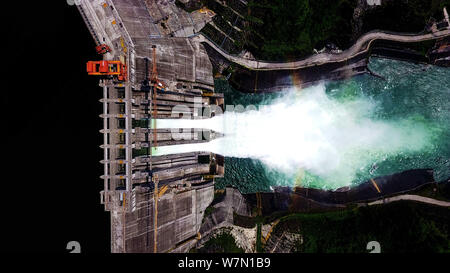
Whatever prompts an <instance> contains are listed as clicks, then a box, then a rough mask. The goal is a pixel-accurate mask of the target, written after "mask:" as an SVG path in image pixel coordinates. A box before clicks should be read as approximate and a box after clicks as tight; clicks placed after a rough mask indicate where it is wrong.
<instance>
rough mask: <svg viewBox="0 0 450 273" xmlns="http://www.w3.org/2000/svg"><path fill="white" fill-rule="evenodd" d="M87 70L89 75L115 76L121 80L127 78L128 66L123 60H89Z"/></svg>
mask: <svg viewBox="0 0 450 273" xmlns="http://www.w3.org/2000/svg"><path fill="white" fill-rule="evenodd" d="M86 70H87V73H88V74H89V75H94V76H113V77H116V78H117V80H119V81H126V80H127V66H126V65H125V64H123V63H122V62H121V61H89V62H88V63H87V64H86Z"/></svg>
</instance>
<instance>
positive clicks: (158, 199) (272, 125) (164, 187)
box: [77, 0, 449, 253]
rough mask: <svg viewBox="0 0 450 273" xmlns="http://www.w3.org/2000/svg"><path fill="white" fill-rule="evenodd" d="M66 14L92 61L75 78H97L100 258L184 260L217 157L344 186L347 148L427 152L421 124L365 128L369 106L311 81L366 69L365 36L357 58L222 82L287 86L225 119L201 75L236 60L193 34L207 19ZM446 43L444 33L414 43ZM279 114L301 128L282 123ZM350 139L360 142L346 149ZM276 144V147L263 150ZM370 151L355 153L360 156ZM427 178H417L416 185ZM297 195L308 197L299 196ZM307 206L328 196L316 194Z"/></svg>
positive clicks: (144, 5) (140, 8) (116, 0)
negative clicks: (103, 243) (341, 98)
mask: <svg viewBox="0 0 450 273" xmlns="http://www.w3.org/2000/svg"><path fill="white" fill-rule="evenodd" d="M77 8H78V10H79V12H80V14H81V16H82V17H83V19H84V21H85V23H86V26H87V27H88V29H89V31H90V33H91V35H92V37H93V39H94V41H95V42H96V44H97V51H98V53H99V54H100V56H99V60H97V61H91V62H89V63H88V66H87V70H88V73H89V74H91V75H96V76H101V77H102V78H101V80H100V84H99V86H100V88H101V90H102V92H103V98H102V99H101V100H100V102H101V103H102V104H103V113H99V114H100V118H102V119H103V129H102V130H100V133H101V134H103V137H104V141H103V142H104V143H103V145H101V148H102V149H103V151H104V157H103V160H102V161H101V163H102V164H103V168H104V175H103V176H102V177H101V179H102V180H103V183H104V190H103V191H102V192H101V193H100V202H101V203H102V204H104V206H105V210H106V211H109V212H110V216H111V251H112V252H130V253H132V252H155V253H156V252H187V251H189V249H191V248H192V247H194V246H195V245H196V244H197V243H198V242H200V241H201V240H202V233H203V231H204V227H203V229H202V223H203V218H204V214H205V210H206V208H207V207H208V206H209V205H210V204H211V202H212V201H213V199H214V191H215V183H216V182H217V181H218V180H220V179H222V178H223V177H224V175H225V172H226V169H227V165H226V164H225V162H226V158H229V157H238V158H254V159H257V160H260V161H262V162H263V163H264V164H266V165H268V166H270V167H273V168H277V169H291V170H296V168H299V167H300V168H303V169H309V170H314V171H316V172H317V173H320V174H321V175H324V176H326V177H337V178H338V179H336V181H338V182H339V183H344V182H349V181H351V180H352V179H354V178H355V173H354V171H353V170H354V169H355V168H356V167H355V166H356V165H357V163H358V162H359V161H358V160H360V159H361V158H359V157H353V155H354V154H352V152H354V151H357V152H358V154H363V152H364V151H362V150H361V149H360V147H363V146H364V147H369V148H370V149H372V150H377V149H381V150H382V152H384V153H386V154H396V153H399V152H402V151H403V150H414V149H418V150H420V149H425V148H427V147H428V145H429V140H430V138H431V136H430V135H429V134H428V133H427V132H428V131H427V128H428V127H426V126H425V125H424V127H423V128H419V130H417V128H418V127H417V126H416V125H417V124H418V123H411V122H410V121H409V120H402V119H398V120H395V122H396V123H391V122H383V121H377V120H375V119H373V118H372V117H368V116H367V112H369V113H374V115H375V114H376V113H375V110H376V107H377V105H375V104H373V103H372V102H371V101H370V99H365V98H362V99H359V100H355V101H352V102H351V103H336V102H335V101H333V100H330V99H328V98H327V94H326V89H327V88H326V87H325V86H324V85H323V84H318V83H319V82H320V81H321V80H323V79H324V77H325V78H326V79H330V80H338V79H343V78H348V77H350V76H353V75H359V74H365V73H367V72H368V70H367V62H368V56H370V54H369V53H368V51H369V48H370V46H368V44H370V43H371V41H372V40H375V39H366V40H364V39H363V40H361V41H360V42H359V44H358V45H355V47H359V48H362V50H361V51H359V50H356V49H352V50H351V52H350V51H349V53H348V54H350V53H352V54H353V55H351V56H350V55H349V56H350V57H349V58H347V59H345V58H344V59H345V60H344V59H339V60H334V61H330V62H328V61H326V62H324V63H323V64H321V65H318V66H311V67H310V66H308V68H303V67H302V66H301V65H300V66H298V67H297V66H292V69H286V68H285V67H281V68H280V67H275V68H274V69H262V70H261V69H259V67H258V68H256V69H253V68H252V67H250V66H249V67H244V66H242V70H239V69H238V73H237V74H236V76H234V77H233V78H231V80H230V83H231V84H232V85H234V86H239V87H240V89H239V90H242V91H244V92H245V91H246V92H249V93H262V92H265V91H267V90H272V89H280V88H281V89H290V90H287V91H286V90H284V91H283V92H280V94H279V96H278V97H277V98H276V99H275V100H273V101H271V102H270V103H269V105H267V106H266V107H260V108H259V109H258V108H254V109H253V108H249V109H246V111H240V110H236V109H235V110H236V111H228V109H227V105H226V103H227V102H226V101H225V96H224V94H222V93H218V92H217V90H216V86H215V79H214V75H213V67H220V66H221V65H222V66H223V64H224V63H227V64H228V65H229V64H230V63H232V62H235V63H237V64H239V62H238V61H239V60H234V59H233V58H231V57H230V58H227V54H226V53H224V52H223V51H221V49H220V48H214V44H212V43H211V42H208V40H207V39H206V40H205V39H203V38H204V37H202V36H201V35H199V34H198V32H199V31H200V30H201V29H202V28H203V27H204V26H205V25H206V24H207V23H208V22H209V21H211V17H212V15H211V14H209V13H202V12H193V13H188V12H186V11H184V10H182V9H180V8H179V7H177V6H176V5H175V2H174V1H160V2H158V1H152V0H134V1H129V0H84V1H80V2H79V4H78V5H77ZM448 35H449V32H448V30H444V31H439V33H436V34H435V35H432V37H428V36H426V35H425V36H426V37H425V38H427V39H428V38H429V39H431V40H437V39H440V38H442V37H447V36H448ZM369 38H370V37H369ZM372 38H373V37H372ZM384 38H386V37H384ZM422 38H423V39H425V38H424V37H419V38H418V39H422ZM439 48H440V49H442V48H444V51H443V52H441V53H439V54H441V55H439V54H438V55H439V56H438V57H436V58H435V59H436V60H441V61H442V56H443V55H442V54H444V55H445V54H448V51H446V50H447V49H448V47H445V46H444V47H439ZM317 58H318V57H314V56H313V59H317ZM333 58H335V57H333ZM246 62H247V61H246ZM287 65H290V64H287ZM325 66H326V67H327V68H326V69H322V68H323V67H325ZM328 68H329V69H328ZM305 69H306V70H305ZM319 70H320V73H319ZM239 71H241V72H242V73H241V72H239ZM293 71H294V72H293ZM328 72H329V73H328ZM248 73H250V74H251V75H250V74H248ZM264 73H269V74H270V75H269V74H264ZM292 73H294V74H295V75H297V76H296V77H294V78H295V79H297V80H298V81H297V83H302V84H299V85H298V86H302V87H306V86H312V87H310V88H307V89H306V90H305V91H304V92H303V90H302V92H301V93H300V94H299V92H297V91H298V90H297V89H296V88H295V87H292V85H293V84H292V82H291V81H289V82H282V81H283V80H282V79H283V78H285V76H286V75H291V74H292ZM309 76H311V77H310V78H309V79H310V80H308V79H306V78H302V77H309ZM261 80H262V81H263V82H264V83H261ZM236 83H238V84H237V85H236ZM313 85H314V86H313ZM100 88H99V89H100ZM286 116H291V117H295V119H296V120H297V121H298V124H301V126H292V125H291V124H288V123H286V122H283V120H284V121H285V120H286V119H285V117H286ZM361 124H363V126H360V125H361ZM342 126H343V127H342ZM342 128H344V129H342ZM355 134H357V135H359V136H362V137H361V138H359V139H358V141H353V142H352V141H349V139H351V136H352V135H355ZM278 138H282V139H283V141H281V142H277V145H272V144H273V140H274V139H278ZM407 138H409V139H414V140H415V141H416V142H417V143H420V144H421V145H418V146H414V147H411V146H410V145H408V143H407V142H404V141H403V140H404V139H407ZM293 143H297V144H299V145H292V144H293ZM380 147H381V148H380ZM372 150H371V151H372ZM316 151H320V152H319V153H318V152H316ZM349 151H350V152H349ZM341 154H342V155H344V156H343V157H340V156H338V155H341ZM329 155H336V156H329ZM372 155H373V154H370V153H366V156H365V157H364V158H363V159H364V160H366V159H367V158H369V157H371V156H372ZM346 162H349V164H346ZM333 170H338V171H333ZM287 171H288V172H289V171H290V170H287ZM431 176H432V175H431ZM430 179H432V178H430V176H429V175H427V176H426V179H425V180H426V181H425V180H424V181H425V182H430V181H429V180H430ZM302 181H306V180H305V178H304V176H303V178H302ZM377 181H379V180H377ZM377 181H375V182H373V183H375V184H376V182H377ZM383 181H384V180H383ZM424 181H419V182H417V183H415V184H414V185H416V184H417V185H418V184H421V183H425V182H424ZM339 183H338V184H337V185H335V186H336V187H335V188H339V186H340V185H341V184H339ZM383 183H384V184H383V186H384V185H387V184H389V183H388V182H383ZM303 186H307V185H305V184H303ZM380 187H381V184H380ZM405 187H406V188H407V186H405ZM374 188H376V187H374V185H372V184H369V186H368V187H366V186H365V187H364V189H365V190H368V191H371V190H373V189H374ZM386 188H388V186H386ZM341 190H342V189H341ZM312 192H313V193H314V191H312ZM298 194H299V195H300V196H302V197H306V198H307V197H308V196H311V195H308V192H307V193H306V194H304V192H303V190H298ZM352 194H353V193H352ZM313 195H314V194H313ZM368 196H370V198H377V197H378V195H376V196H375V197H374V195H373V194H372V193H371V194H368ZM314 199H317V200H319V201H322V200H325V199H326V200H332V199H336V198H335V197H334V196H333V197H329V196H328V195H327V196H326V197H323V195H321V193H317V194H315V195H314ZM341 199H342V198H341Z"/></svg>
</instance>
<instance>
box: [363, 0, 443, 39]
mask: <svg viewBox="0 0 450 273" xmlns="http://www.w3.org/2000/svg"><path fill="white" fill-rule="evenodd" d="M383 2H384V3H383V5H382V6H380V7H377V8H375V9H371V10H369V11H367V13H366V14H365V16H364V23H363V32H367V31H370V30H373V29H383V30H391V31H400V32H414V33H416V32H420V31H422V30H424V27H425V25H426V24H427V23H428V22H429V20H430V19H431V18H434V19H436V20H438V21H439V20H441V19H442V18H443V13H442V9H443V8H444V7H447V10H449V9H450V0H408V1H406V0H397V1H392V0H391V1H383Z"/></svg>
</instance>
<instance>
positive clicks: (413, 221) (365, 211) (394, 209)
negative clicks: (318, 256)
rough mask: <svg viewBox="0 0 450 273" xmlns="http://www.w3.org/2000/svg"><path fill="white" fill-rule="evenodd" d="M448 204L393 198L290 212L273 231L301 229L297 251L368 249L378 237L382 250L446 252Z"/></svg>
mask: <svg viewBox="0 0 450 273" xmlns="http://www.w3.org/2000/svg"><path fill="white" fill-rule="evenodd" d="M449 212H450V211H449V209H448V208H442V207H433V206H430V205H425V204H419V203H414V202H406V201H401V202H395V203H391V204H386V205H382V206H373V207H362V208H359V209H354V210H350V211H341V212H329V213H320V214H293V215H289V216H286V217H284V218H282V220H281V222H280V223H279V224H278V225H277V227H276V232H283V231H284V230H289V231H291V232H297V233H300V234H301V235H302V236H303V239H304V243H303V244H300V243H298V244H297V247H296V248H297V249H296V251H298V252H308V253H310V252H314V253H316V252H319V253H322V252H332V253H342V252H349V253H354V252H356V253H358V252H368V251H367V250H366V245H367V243H368V242H370V241H378V242H379V243H380V244H381V251H382V252H397V253H402V252H449V251H450V238H449V237H448V236H449V234H448V231H449V228H450V213H449Z"/></svg>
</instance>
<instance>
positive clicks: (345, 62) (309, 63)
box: [193, 29, 450, 93]
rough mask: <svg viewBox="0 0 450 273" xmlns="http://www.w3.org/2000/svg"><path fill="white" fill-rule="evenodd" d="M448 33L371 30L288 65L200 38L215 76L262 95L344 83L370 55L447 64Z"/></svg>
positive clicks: (362, 68)
mask: <svg viewBox="0 0 450 273" xmlns="http://www.w3.org/2000/svg"><path fill="white" fill-rule="evenodd" d="M449 37H450V30H449V29H445V30H441V31H436V32H434V33H419V34H402V33H387V32H382V31H373V32H370V33H367V34H365V35H363V36H362V37H360V39H358V40H357V42H356V43H355V44H354V45H353V46H352V47H350V48H349V49H347V50H345V51H343V52H341V53H336V54H332V53H320V54H315V55H312V56H310V57H308V58H305V59H302V60H298V61H293V62H281V63H280V62H278V63H277V62H265V61H258V60H254V59H247V58H244V57H240V56H235V55H231V54H229V53H227V52H225V51H223V50H222V49H221V48H220V47H219V46H217V45H216V44H215V43H214V42H213V41H211V40H209V39H208V38H207V37H205V36H203V35H202V34H199V35H197V36H196V37H194V38H193V39H195V40H197V41H198V42H201V43H202V44H203V45H204V46H205V49H206V51H207V52H208V56H209V57H210V59H211V62H212V64H213V68H214V70H215V72H216V73H215V74H217V73H221V74H222V75H224V76H226V77H227V79H228V81H229V82H230V84H231V85H232V86H233V87H234V88H235V89H236V90H239V91H241V92H247V93H262V92H275V91H279V90H283V89H285V88H287V87H290V86H297V87H302V88H304V87H308V86H311V85H314V84H317V83H319V82H320V81H325V80H340V79H347V78H350V77H353V76H356V75H360V74H364V73H369V70H368V69H367V65H368V60H369V58H370V56H372V55H375V56H379V57H387V58H394V59H399V60H406V61H412V62H422V63H429V64H436V65H441V66H448V65H449V64H450V59H448V57H449V56H450V42H449Z"/></svg>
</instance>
